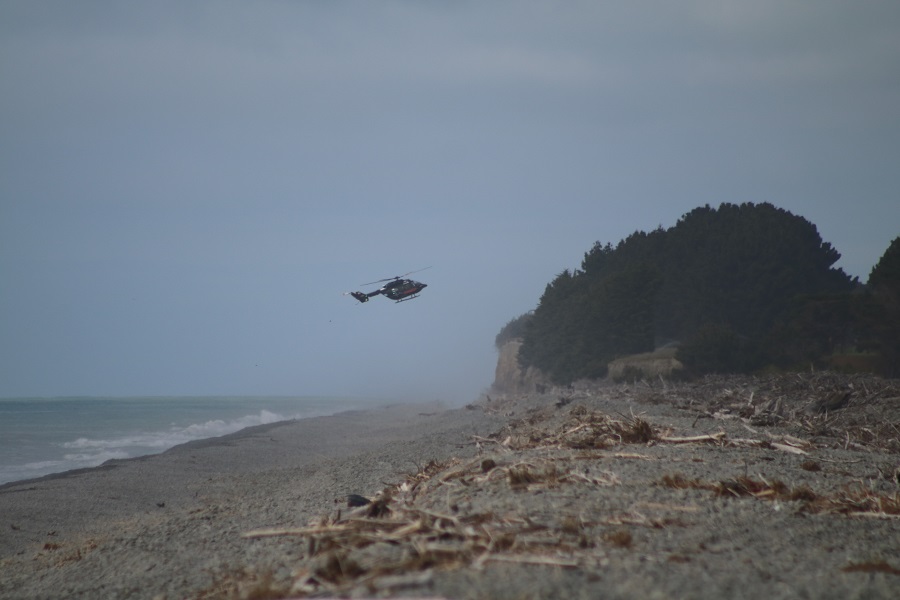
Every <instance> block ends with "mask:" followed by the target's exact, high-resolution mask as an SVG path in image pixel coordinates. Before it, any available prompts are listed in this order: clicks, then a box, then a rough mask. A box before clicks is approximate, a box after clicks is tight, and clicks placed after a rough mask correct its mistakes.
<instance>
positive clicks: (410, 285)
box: [350, 279, 428, 302]
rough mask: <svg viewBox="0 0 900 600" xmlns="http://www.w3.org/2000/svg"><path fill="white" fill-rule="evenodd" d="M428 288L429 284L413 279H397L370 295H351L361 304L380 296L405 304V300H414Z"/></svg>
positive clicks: (358, 293) (353, 293)
mask: <svg viewBox="0 0 900 600" xmlns="http://www.w3.org/2000/svg"><path fill="white" fill-rule="evenodd" d="M426 287H428V284H425V283H421V282H418V281H413V280H412V279H395V280H393V281H390V282H388V283H386V284H384V285H383V286H382V287H380V288H379V289H377V290H375V291H374V292H369V293H368V294H365V293H363V292H351V294H350V295H351V296H353V297H354V298H356V299H357V300H359V301H360V302H368V301H369V298H371V297H372V296H378V295H379V294H381V295H383V296H387V297H388V298H390V299H391V300H393V301H395V302H403V301H404V300H412V299H413V298H415V297H416V296H417V295H418V294H419V292H421V291H422V290H424V289H425V288H426Z"/></svg>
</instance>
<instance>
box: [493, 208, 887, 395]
mask: <svg viewBox="0 0 900 600" xmlns="http://www.w3.org/2000/svg"><path fill="white" fill-rule="evenodd" d="M898 240H900V238H898ZM898 240H895V241H894V243H893V244H892V245H891V248H889V249H888V251H887V252H886V253H885V256H884V257H883V258H882V259H881V261H880V262H879V264H878V265H876V267H875V268H874V269H873V271H872V275H871V276H870V281H869V285H868V286H862V285H861V284H860V283H859V282H858V281H857V280H856V279H855V278H850V277H849V276H848V275H847V274H846V273H844V271H843V270H841V269H839V268H835V267H834V264H835V263H836V262H837V260H838V259H839V258H840V254H839V253H838V252H837V251H836V250H835V249H834V248H833V247H832V246H831V244H829V243H827V242H824V241H823V240H822V238H821V236H820V235H819V233H818V230H817V229H816V227H815V225H813V224H812V223H810V222H809V221H807V220H806V219H804V218H802V217H799V216H796V215H793V214H791V213H790V212H788V211H786V210H783V209H779V208H776V207H775V206H773V205H771V204H752V203H747V204H741V205H735V204H722V205H721V206H720V207H719V208H718V209H715V208H710V207H709V206H704V207H700V208H697V209H695V210H693V211H691V212H690V213H688V214H686V215H684V216H683V217H682V218H681V219H680V220H679V221H678V222H677V224H676V225H675V226H673V227H671V228H669V229H663V228H661V227H660V228H658V229H656V230H654V231H651V232H649V233H647V232H642V231H637V232H635V233H633V234H631V235H630V236H628V237H627V238H625V239H624V240H622V241H620V242H619V243H618V244H617V245H616V246H612V245H611V244H609V243H607V244H605V245H604V244H601V243H600V242H597V243H596V244H594V246H593V247H592V248H591V249H590V250H589V251H588V252H587V253H585V255H584V260H583V261H582V263H581V268H580V269H576V270H574V271H569V270H565V271H563V272H562V273H560V274H559V275H557V276H556V277H555V278H554V280H553V281H551V282H550V283H549V284H548V285H547V287H546V289H545V290H544V293H543V295H542V296H541V298H540V301H539V303H538V306H537V308H536V309H535V310H534V311H533V312H531V313H526V314H525V315H522V316H521V317H518V318H516V319H513V320H512V321H510V322H509V323H507V325H506V326H505V327H504V328H503V329H502V330H501V331H500V333H499V334H498V336H497V344H498V345H500V344H502V342H503V341H504V340H508V339H512V338H516V337H520V338H522V340H523V344H522V347H521V350H520V352H519V361H520V363H521V365H522V366H523V367H529V366H533V367H537V368H538V369H540V370H541V371H542V372H544V373H545V374H547V375H548V376H549V377H550V378H551V379H552V380H554V381H556V382H558V383H567V382H571V381H573V380H575V379H580V378H596V377H602V376H604V375H605V374H606V369H607V364H608V363H609V362H610V361H611V360H613V359H615V358H617V357H620V356H624V355H628V354H634V353H639V352H648V351H651V350H653V349H654V347H657V346H659V345H661V344H665V343H667V342H678V343H679V344H680V348H679V351H678V358H679V360H681V361H682V362H683V363H684V364H685V366H686V368H687V370H688V371H689V372H691V373H695V374H700V373H707V372H748V371H752V370H755V369H758V368H761V367H764V366H767V365H774V366H777V367H781V368H789V367H791V366H796V365H800V364H808V363H810V362H813V363H817V362H818V363H821V362H823V361H826V360H827V359H828V358H829V357H830V356H832V355H834V354H835V353H847V352H849V351H857V350H868V351H871V352H875V353H877V354H878V356H880V357H881V359H882V362H881V366H882V368H886V366H887V365H893V364H896V363H897V360H896V358H897V357H898V356H900V348H898V346H897V344H898V343H897V340H898V339H900V335H897V333H898V327H900V325H898V323H900V309H898V306H900V285H898V281H900V242H898ZM891 357H893V358H891Z"/></svg>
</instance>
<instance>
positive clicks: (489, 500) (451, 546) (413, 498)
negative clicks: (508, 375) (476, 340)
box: [0, 380, 900, 600]
mask: <svg viewBox="0 0 900 600" xmlns="http://www.w3.org/2000/svg"><path fill="white" fill-rule="evenodd" d="M817 382H818V383H817ZM820 383H821V382H820V381H819V380H816V381H806V382H804V385H806V388H809V389H812V388H814V387H815V385H818V384H820ZM854 383H855V384H856V387H855V388H853V389H854V390H855V391H854V394H853V395H852V397H851V399H850V401H849V404H848V405H847V406H845V407H842V409H841V410H842V411H844V412H843V413H840V414H838V413H837V412H836V413H835V414H834V415H829V414H814V413H811V412H810V410H809V407H810V406H811V405H812V403H813V402H814V401H815V398H813V397H811V396H809V395H808V394H807V395H803V394H801V393H799V392H791V391H790V390H789V389H788V388H786V387H784V386H782V387H781V388H777V389H776V388H774V387H772V386H769V387H766V384H765V383H764V382H763V383H760V382H758V381H756V382H754V381H749V382H748V381H746V380H740V381H722V382H712V383H710V382H707V383H704V384H679V385H677V386H676V385H665V384H664V383H663V384H657V385H656V386H653V385H646V384H643V385H638V384H634V385H626V384H622V385H613V384H598V385H596V386H593V387H590V388H583V389H567V390H551V391H549V392H547V393H543V394H506V395H502V394H497V395H494V396H489V397H486V398H483V399H481V400H480V401H479V402H477V403H474V404H472V405H469V406H467V407H465V408H459V409H452V410H447V409H444V408H443V407H441V406H438V405H429V404H422V405H394V406H388V407H383V408H378V409H373V410H368V411H354V412H348V413H343V414H339V415H335V416H331V417H319V418H312V419H302V420H298V421H289V422H282V423H274V424H269V425H262V426H258V427H253V428H250V429H246V430H243V431H241V432H238V433H236V434H232V435H228V436H224V437H220V438H213V439H209V440H201V441H197V442H191V443H188V444H185V445H182V446H179V447H176V448H173V449H172V450H169V451H167V452H165V453H163V454H159V455H154V456H149V457H145V458H140V459H131V460H125V461H112V462H110V463H107V464H105V465H103V466H101V467H98V468H94V469H86V470H83V471H75V472H69V473H66V474H62V475H59V476H51V477H45V478H42V479H37V480H31V481H24V482H16V483H11V484H7V485H4V486H2V487H0V515H2V517H0V597H3V598H23V599H24V598H101V597H102V598H147V599H153V600H172V599H176V598H185V599H188V598H192V599H193V598H196V599H207V598H222V599H227V598H299V597H320V598H322V597H324V598H336V597H358V598H365V597H418V598H422V597H430V598H510V599H513V598H516V599H518V598H554V597H567V598H675V597H678V598H720V597H731V598H767V599H771V598H802V597H808V598H895V597H897V595H898V592H900V561H898V559H897V557H898V556H900V478H898V477H900V451H898V450H900V446H897V441H896V440H895V439H893V438H892V437H891V435H890V434H891V431H892V429H891V427H896V423H897V416H898V412H900V407H898V402H900V398H898V397H894V396H893V395H894V394H895V392H896V387H892V384H890V382H888V383H883V384H873V383H872V382H868V383H867V382H851V385H853V384H854ZM874 385H881V386H882V387H881V388H879V389H878V390H876V389H875V388H874V387H873V386H874ZM806 388H804V389H806ZM792 389H793V388H792ZM863 389H865V392H863ZM776 396H777V397H778V398H782V401H781V402H780V403H779V402H774V400H775V399H776ZM873 419H875V420H877V422H880V423H882V424H887V426H884V427H882V428H881V429H878V428H877V427H876V422H875V421H872V420H873ZM866 429H868V430H870V431H872V432H874V433H877V434H879V435H874V436H870V437H866V436H867V434H865V433H864V432H863V430H866ZM898 437H900V436H898ZM350 495H358V496H362V497H364V498H366V499H369V500H371V502H370V503H369V504H366V505H363V506H359V507H351V506H348V503H347V498H348V496H350Z"/></svg>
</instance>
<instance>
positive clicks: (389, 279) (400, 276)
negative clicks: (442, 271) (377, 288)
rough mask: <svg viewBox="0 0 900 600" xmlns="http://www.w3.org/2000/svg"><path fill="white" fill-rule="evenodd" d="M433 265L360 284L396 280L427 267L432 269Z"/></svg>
mask: <svg viewBox="0 0 900 600" xmlns="http://www.w3.org/2000/svg"><path fill="white" fill-rule="evenodd" d="M430 268H431V267H430V266H428V267H425V268H424V269H416V270H415V271H410V272H409V273H404V274H403V275H397V276H396V277H386V278H384V279H379V280H378V281H370V282H369V283H361V284H359V285H375V284H376V283H382V282H385V281H394V280H396V279H400V278H402V277H406V276H407V275H412V274H413V273H418V272H419V271H424V270H425V269H430Z"/></svg>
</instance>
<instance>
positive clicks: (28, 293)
mask: <svg viewBox="0 0 900 600" xmlns="http://www.w3.org/2000/svg"><path fill="white" fill-rule="evenodd" d="M898 64H900V4H896V3H887V2H879V1H874V0H864V1H862V2H856V3H853V4H847V3H844V2H836V1H833V0H825V1H823V2H817V3H815V4H810V3H805V2H792V1H788V2H774V1H762V2H754V3H746V2H727V1H726V2H709V1H707V0H690V1H688V2H683V3H678V4H672V3H668V2H659V1H646V2H645V1H639V2H633V3H628V4H625V5H623V4H621V3H612V2H587V1H576V2H570V3H565V4H559V3H550V2H536V1H527V0H526V1H524V2H507V1H498V2H491V3H411V2H403V1H399V0H397V1H383V2H369V3H347V2H340V1H337V2H328V3H318V2H275V1H273V2H260V3H253V4H247V3H240V2H231V1H226V2H217V3H209V2H192V3H170V2H160V3H140V4H121V3H109V2H98V1H93V0H87V1H84V2H78V3H71V2H62V1H47V2H43V1H37V2H34V1H11V2H4V3H2V4H0V85H2V86H3V94H0V281H2V284H0V397H20V396H26V397H30V396H38V397H54V396H82V395H87V396H216V395H226V396H240V395H251V396H256V395H262V396H265V395H287V396H292V395H309V396H324V395H328V396H368V397H373V396H374V397H398V398H419V399H423V400H445V401H448V402H455V403H458V402H463V401H469V400H472V399H474V398H475V397H477V395H478V394H479V393H480V392H481V391H482V390H484V389H485V388H486V387H487V386H488V385H489V384H490V383H491V381H492V379H493V372H494V367H495V361H496V352H495V350H494V347H493V342H494V337H495V335H496V334H497V332H498V331H499V330H500V328H501V327H502V326H503V325H504V324H505V323H506V322H508V321H509V320H510V319H512V318H514V317H516V316H518V315H520V314H522V313H524V312H526V311H528V310H530V309H533V308H534V307H535V306H536V305H537V303H538V300H539V298H540V295H541V293H542V292H543V290H544V287H545V286H546V284H547V283H548V282H550V280H551V279H552V278H553V277H554V276H555V275H556V274H558V273H559V272H561V271H562V270H564V269H567V268H568V269H572V268H574V267H577V266H578V265H579V264H580V262H581V259H582V257H583V255H584V253H585V252H587V251H588V250H589V249H590V248H591V246H592V244H593V243H594V242H595V241H601V242H603V243H606V242H610V243H613V244H615V243H617V242H618V241H619V240H621V239H623V238H624V237H626V236H628V235H629V234H630V233H632V232H634V231H636V230H643V231H649V230H652V229H655V228H656V227H658V226H663V227H671V226H673V225H674V224H675V222H676V221H677V220H678V218H679V217H680V216H682V215H683V214H685V213H687V212H689V211H690V210H692V209H693V208H696V207H698V206H703V205H705V204H709V205H711V206H718V205H719V204H721V203H723V202H730V203H735V204H740V203H743V202H755V203H761V202H770V203H772V204H774V205H775V206H778V207H780V208H784V209H786V210H789V211H790V212H792V213H793V214H795V215H799V216H802V217H804V218H806V219H807V220H809V221H810V222H812V223H813V224H815V225H816V226H817V227H818V229H819V232H820V234H821V236H822V238H823V240H824V241H826V242H829V243H831V244H832V245H833V246H834V247H835V248H836V249H837V250H838V251H839V252H840V253H841V254H842V258H841V260H840V261H839V262H838V263H837V266H838V267H841V268H843V269H844V271H846V272H847V273H848V274H849V275H851V276H855V277H859V279H860V280H861V281H865V280H866V278H867V277H868V274H869V271H870V270H871V268H872V267H873V266H874V265H875V263H876V262H877V261H878V259H879V258H880V256H881V255H882V253H883V252H884V251H885V250H886V249H887V247H888V245H889V243H890V242H891V240H892V239H893V238H894V237H896V236H897V235H900V209H898V208H897V207H898V199H897V196H898V190H900V169H897V165H898V164H900V112H898V110H897V107H898V106H900V71H898V69H897V65H898ZM428 266H430V267H431V268H430V269H428V270H427V271H423V272H421V273H416V274H415V275H413V276H412V277H413V278H414V279H418V280H420V281H423V282H424V283H427V284H428V288H426V289H425V290H424V292H423V293H422V295H421V297H420V298H417V299H415V300H413V301H410V302H403V303H401V304H394V303H393V302H391V301H389V300H388V299H386V298H382V297H376V298H373V299H372V301H370V302H368V303H366V304H359V303H357V302H356V301H355V300H354V299H353V298H351V297H349V296H344V295H342V294H343V292H347V291H352V290H357V289H360V284H361V282H369V281H374V280H377V279H381V278H386V277H391V276H393V275H398V274H401V273H405V272H407V271H413V270H415V269H421V268H423V267H428ZM371 289H372V288H371V287H370V288H367V289H366V290H365V291H371Z"/></svg>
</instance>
